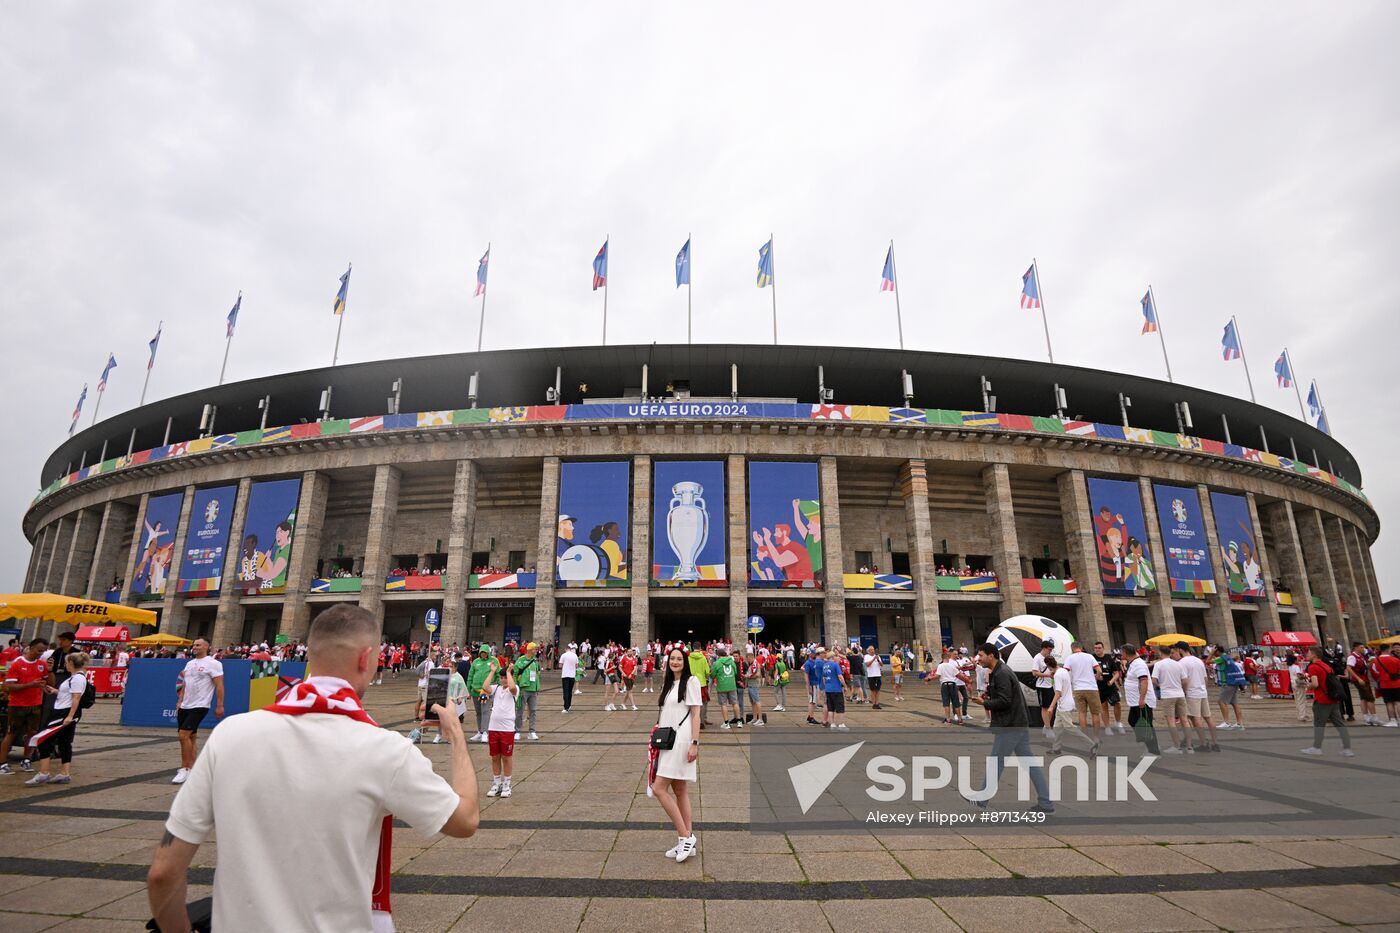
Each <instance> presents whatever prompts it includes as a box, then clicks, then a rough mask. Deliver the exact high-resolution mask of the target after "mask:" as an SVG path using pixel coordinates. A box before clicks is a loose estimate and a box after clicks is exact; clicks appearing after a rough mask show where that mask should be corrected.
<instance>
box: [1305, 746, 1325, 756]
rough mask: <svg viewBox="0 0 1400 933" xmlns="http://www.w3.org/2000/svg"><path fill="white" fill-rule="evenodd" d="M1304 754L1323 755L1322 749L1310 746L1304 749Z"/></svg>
mask: <svg viewBox="0 0 1400 933" xmlns="http://www.w3.org/2000/svg"><path fill="white" fill-rule="evenodd" d="M1302 752H1303V754H1304V755H1321V754H1322V749H1320V748H1315V747H1312V746H1309V747H1307V748H1305V749H1303V750H1302Z"/></svg>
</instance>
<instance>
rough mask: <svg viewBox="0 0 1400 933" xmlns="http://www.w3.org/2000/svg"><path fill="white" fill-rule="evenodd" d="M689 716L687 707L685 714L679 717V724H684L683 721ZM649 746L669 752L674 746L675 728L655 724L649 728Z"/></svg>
mask: <svg viewBox="0 0 1400 933" xmlns="http://www.w3.org/2000/svg"><path fill="white" fill-rule="evenodd" d="M689 718H690V710H689V708H687V709H686V711H685V716H684V717H683V718H682V719H681V721H680V725H682V726H683V725H685V721H686V720H687V719H689ZM651 747H652V748H654V749H656V750H657V751H662V752H669V751H670V750H671V749H673V748H675V747H676V730H675V729H673V728H671V727H670V726H656V727H655V728H653V729H652V730H651Z"/></svg>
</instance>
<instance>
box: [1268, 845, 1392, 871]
mask: <svg viewBox="0 0 1400 933" xmlns="http://www.w3.org/2000/svg"><path fill="white" fill-rule="evenodd" d="M1277 848H1278V851H1280V852H1282V853H1283V854H1284V855H1287V856H1288V857H1289V858H1294V859H1297V860H1298V861H1300V862H1306V863H1307V864H1309V865H1317V866H1319V867H1325V868H1351V867H1354V866H1357V865H1393V864H1395V862H1396V859H1394V858H1392V857H1390V856H1389V855H1384V854H1382V853H1380V852H1374V851H1369V850H1367V849H1362V848H1358V847H1357V846H1354V845H1348V844H1347V843H1345V842H1331V841H1329V840H1326V839H1310V840H1308V841H1306V842H1284V843H1279V844H1278V845H1277Z"/></svg>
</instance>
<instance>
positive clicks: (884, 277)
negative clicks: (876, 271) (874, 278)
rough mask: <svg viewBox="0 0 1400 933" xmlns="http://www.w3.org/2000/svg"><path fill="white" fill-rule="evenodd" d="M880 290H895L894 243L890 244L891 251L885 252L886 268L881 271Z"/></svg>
mask: <svg viewBox="0 0 1400 933" xmlns="http://www.w3.org/2000/svg"><path fill="white" fill-rule="evenodd" d="M880 291H882V292H892V291H894V244H893V243H891V244H890V251H889V252H888V253H886V254H885V268H884V270H883V271H881V273H880Z"/></svg>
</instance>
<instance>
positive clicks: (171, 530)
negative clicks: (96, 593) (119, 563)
mask: <svg viewBox="0 0 1400 933" xmlns="http://www.w3.org/2000/svg"><path fill="white" fill-rule="evenodd" d="M184 504H185V494H184V493H183V492H172V493H167V494H166V495H163V496H151V498H149V499H147V500H146V514H145V515H144V516H143V517H142V523H141V525H140V527H138V528H137V529H136V537H137V538H139V539H140V544H138V545H137V547H139V548H140V549H141V550H140V556H139V557H137V558H136V568H135V569H134V570H133V571H132V573H131V595H132V596H135V597H136V598H137V599H157V598H159V597H162V596H164V595H165V588H166V586H167V584H168V583H169V582H170V581H169V573H170V563H171V561H173V560H174V558H175V526H176V525H178V524H180V506H182V505H184Z"/></svg>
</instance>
